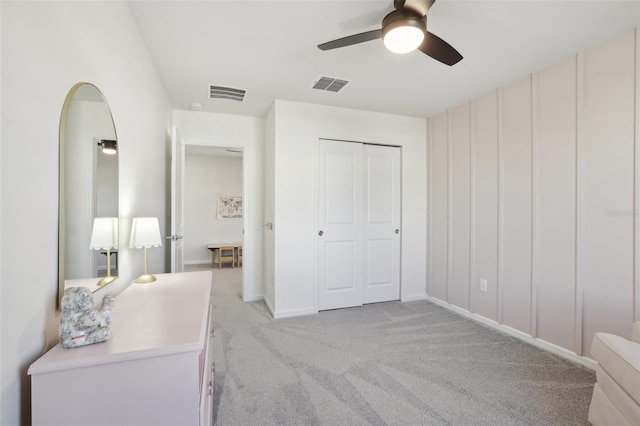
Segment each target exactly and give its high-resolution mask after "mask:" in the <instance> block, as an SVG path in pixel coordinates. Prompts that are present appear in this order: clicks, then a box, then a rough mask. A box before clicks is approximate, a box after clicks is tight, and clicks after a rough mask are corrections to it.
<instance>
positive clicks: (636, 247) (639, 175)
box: [632, 28, 640, 321]
mask: <svg viewBox="0 0 640 426" xmlns="http://www.w3.org/2000/svg"><path fill="white" fill-rule="evenodd" d="M635 55H636V58H635V59H636V60H635V76H636V81H635V103H634V109H635V111H634V113H635V114H634V116H635V125H634V129H633V130H634V131H633V153H634V157H633V179H634V181H633V290H632V292H633V320H634V321H640V280H639V279H638V278H639V277H638V275H639V274H640V235H639V232H640V229H639V228H640V226H639V224H638V214H640V171H639V170H638V166H639V165H640V157H639V155H640V152H638V151H639V150H638V143H639V141H638V139H639V138H640V29H638V28H636V29H635Z"/></svg>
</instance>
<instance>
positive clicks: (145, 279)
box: [134, 274, 156, 284]
mask: <svg viewBox="0 0 640 426" xmlns="http://www.w3.org/2000/svg"><path fill="white" fill-rule="evenodd" d="M155 280H156V277H154V276H153V275H152V274H143V275H140V276H139V277H138V278H137V279H136V280H135V281H134V282H135V283H138V284H146V283H152V282H154V281H155Z"/></svg>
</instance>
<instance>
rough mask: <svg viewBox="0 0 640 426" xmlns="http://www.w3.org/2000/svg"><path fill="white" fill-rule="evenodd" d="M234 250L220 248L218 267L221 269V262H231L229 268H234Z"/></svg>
mask: <svg viewBox="0 0 640 426" xmlns="http://www.w3.org/2000/svg"><path fill="white" fill-rule="evenodd" d="M234 254H235V249H234V248H233V246H224V247H220V250H218V267H219V268H222V263H223V262H231V267H232V268H234V267H235V259H234V257H235V256H234Z"/></svg>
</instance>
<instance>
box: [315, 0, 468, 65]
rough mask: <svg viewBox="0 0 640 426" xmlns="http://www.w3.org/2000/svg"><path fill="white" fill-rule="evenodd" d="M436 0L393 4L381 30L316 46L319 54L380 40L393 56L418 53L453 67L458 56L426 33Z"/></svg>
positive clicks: (458, 60)
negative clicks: (430, 13)
mask: <svg viewBox="0 0 640 426" xmlns="http://www.w3.org/2000/svg"><path fill="white" fill-rule="evenodd" d="M435 2H436V0H394V2H393V7H394V8H395V10H394V11H393V12H391V13H389V14H388V15H387V16H385V17H384V19H383V20H382V28H381V29H379V30H373V31H367V32H364V33H360V34H354V35H350V36H348V37H343V38H339V39H337V40H333V41H329V42H327V43H322V44H319V45H318V48H319V49H320V50H331V49H337V48H339V47H346V46H351V45H353V44H358V43H364V42H365V41H371V40H376V39H379V38H382V39H383V41H384V45H385V46H386V47H387V49H389V50H391V51H392V52H395V53H408V52H411V51H413V50H416V49H418V50H419V51H421V52H422V53H424V54H425V55H428V56H430V57H432V58H433V59H435V60H436V61H440V62H442V63H443V64H446V65H449V66H451V65H454V64H456V63H458V62H460V60H461V59H462V55H461V54H460V53H459V52H458V51H457V50H456V49H454V48H453V46H451V45H450V44H449V43H447V42H446V41H444V40H442V39H441V38H440V37H438V36H437V35H435V34H433V33H431V32H429V31H427V12H428V11H429V9H430V8H431V6H433V4H434V3H435Z"/></svg>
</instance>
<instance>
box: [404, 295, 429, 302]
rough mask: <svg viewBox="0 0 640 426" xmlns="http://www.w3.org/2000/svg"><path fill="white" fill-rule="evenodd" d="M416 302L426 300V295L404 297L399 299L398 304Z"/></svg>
mask: <svg viewBox="0 0 640 426" xmlns="http://www.w3.org/2000/svg"><path fill="white" fill-rule="evenodd" d="M418 300H427V295H426V294H417V295H414V296H405V297H402V298H400V302H402V303H405V302H417V301H418Z"/></svg>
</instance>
